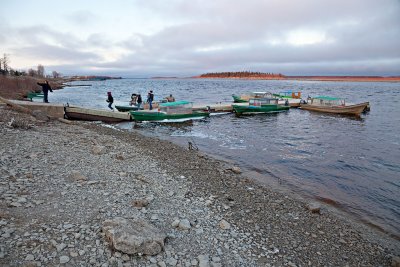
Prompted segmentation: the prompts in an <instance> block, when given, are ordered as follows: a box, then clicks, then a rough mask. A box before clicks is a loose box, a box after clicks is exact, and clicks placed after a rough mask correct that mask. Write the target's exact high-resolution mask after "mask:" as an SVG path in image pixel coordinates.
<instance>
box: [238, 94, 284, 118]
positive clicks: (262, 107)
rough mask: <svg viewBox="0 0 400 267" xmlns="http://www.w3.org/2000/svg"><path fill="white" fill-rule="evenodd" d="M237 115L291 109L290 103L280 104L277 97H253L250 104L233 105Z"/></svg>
mask: <svg viewBox="0 0 400 267" xmlns="http://www.w3.org/2000/svg"><path fill="white" fill-rule="evenodd" d="M232 107H233V111H234V112H235V113H236V114H237V115H242V114H254V113H270V112H281V111H286V110H288V109H289V105H286V106H285V105H280V104H279V103H278V99H276V98H253V99H250V100H249V104H248V105H232Z"/></svg>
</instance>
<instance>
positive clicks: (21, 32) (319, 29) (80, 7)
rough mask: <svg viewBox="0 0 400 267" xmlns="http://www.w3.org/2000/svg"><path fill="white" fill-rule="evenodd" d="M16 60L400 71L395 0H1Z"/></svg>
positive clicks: (137, 70)
mask: <svg viewBox="0 0 400 267" xmlns="http://www.w3.org/2000/svg"><path fill="white" fill-rule="evenodd" d="M1 2H2V3H1V8H0V21H1V23H0V53H1V55H2V54H3V53H6V54H8V55H9V58H10V61H11V62H10V65H11V67H13V68H15V69H28V68H30V67H35V68H36V66H37V65H38V64H42V65H44V66H45V69H46V71H47V72H51V71H52V70H57V71H59V72H62V73H63V74H66V75H73V74H112V75H115V74H118V75H122V76H125V77H150V76H178V77H187V76H192V75H198V74H201V73H206V72H218V71H243V70H249V71H261V72H274V73H283V74H286V75H383V76H387V75H400V0H381V1H377V0H130V1H128V0H113V1H101V0H97V1H96V0H93V1H91V0H85V1H78V0H68V1H61V0H60V1H57V0H52V1H47V0H35V1H31V0H13V1H4V0H2V1H1Z"/></svg>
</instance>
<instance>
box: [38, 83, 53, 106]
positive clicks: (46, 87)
mask: <svg viewBox="0 0 400 267" xmlns="http://www.w3.org/2000/svg"><path fill="white" fill-rule="evenodd" d="M37 84H38V85H40V86H41V87H42V91H43V95H44V97H43V102H44V103H49V99H48V94H49V91H50V92H53V90H52V89H51V86H50V84H49V81H48V80H46V81H45V82H44V83H39V82H38V83H37Z"/></svg>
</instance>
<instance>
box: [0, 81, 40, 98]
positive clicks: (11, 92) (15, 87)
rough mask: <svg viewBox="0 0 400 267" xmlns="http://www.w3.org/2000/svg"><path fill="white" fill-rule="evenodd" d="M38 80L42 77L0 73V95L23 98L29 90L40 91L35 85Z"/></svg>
mask: <svg viewBox="0 0 400 267" xmlns="http://www.w3.org/2000/svg"><path fill="white" fill-rule="evenodd" d="M39 80H43V79H37V78H33V77H27V76H18V77H15V76H5V75H0V96H1V97H4V98H7V99H17V100H21V99H24V98H26V96H27V94H28V93H29V92H41V87H40V86H38V85H37V82H38V81H39Z"/></svg>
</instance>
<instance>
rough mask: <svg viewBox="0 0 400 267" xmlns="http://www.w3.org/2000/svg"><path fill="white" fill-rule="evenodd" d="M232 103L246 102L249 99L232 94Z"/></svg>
mask: <svg viewBox="0 0 400 267" xmlns="http://www.w3.org/2000/svg"><path fill="white" fill-rule="evenodd" d="M232 98H233V103H246V102H249V99H243V98H241V97H240V96H237V95H232Z"/></svg>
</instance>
